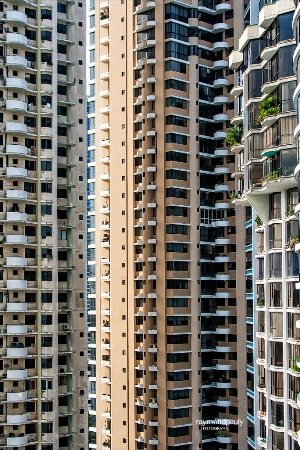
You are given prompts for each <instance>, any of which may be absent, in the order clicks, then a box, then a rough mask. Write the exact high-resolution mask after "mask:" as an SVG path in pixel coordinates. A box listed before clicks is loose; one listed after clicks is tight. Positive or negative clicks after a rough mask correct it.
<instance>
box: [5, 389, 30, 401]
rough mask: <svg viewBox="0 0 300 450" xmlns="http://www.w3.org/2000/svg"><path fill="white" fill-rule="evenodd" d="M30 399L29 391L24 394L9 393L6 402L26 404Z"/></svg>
mask: <svg viewBox="0 0 300 450" xmlns="http://www.w3.org/2000/svg"><path fill="white" fill-rule="evenodd" d="M27 398H28V395H27V391H24V392H8V393H7V397H6V400H7V402H11V403H18V402H24V401H26V400H27Z"/></svg>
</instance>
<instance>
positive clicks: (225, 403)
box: [217, 398, 231, 408]
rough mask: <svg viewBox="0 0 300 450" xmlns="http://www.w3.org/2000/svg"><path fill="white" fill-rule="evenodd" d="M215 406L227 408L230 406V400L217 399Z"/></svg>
mask: <svg viewBox="0 0 300 450" xmlns="http://www.w3.org/2000/svg"><path fill="white" fill-rule="evenodd" d="M217 406H220V407H222V408H228V407H229V406H231V401H230V400H229V399H227V398H226V399H217Z"/></svg>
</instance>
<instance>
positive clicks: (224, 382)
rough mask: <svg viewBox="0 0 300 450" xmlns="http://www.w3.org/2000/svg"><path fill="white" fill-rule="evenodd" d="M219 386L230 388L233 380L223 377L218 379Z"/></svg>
mask: <svg viewBox="0 0 300 450" xmlns="http://www.w3.org/2000/svg"><path fill="white" fill-rule="evenodd" d="M229 351H230V350H229ZM217 388H218V389H230V388H231V380H226V379H223V380H222V379H221V380H220V381H217Z"/></svg>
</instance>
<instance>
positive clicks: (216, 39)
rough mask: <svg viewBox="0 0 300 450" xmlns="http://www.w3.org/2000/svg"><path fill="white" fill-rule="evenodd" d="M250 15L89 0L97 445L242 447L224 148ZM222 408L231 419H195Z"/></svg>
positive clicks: (207, 6)
mask: <svg viewBox="0 0 300 450" xmlns="http://www.w3.org/2000/svg"><path fill="white" fill-rule="evenodd" d="M246 4H247V2H246ZM244 12H245V17H246V20H248V15H247V14H248V13H249V11H248V10H247V5H246V11H244V2H241V1H240V0H232V1H222V0H199V1H198V0H185V1H183V2H178V1H175V0H174V1H156V2H155V1H146V0H135V1H132V0H127V1H124V0H110V1H103V2H96V1H93V0H90V3H89V26H90V30H89V40H90V42H89V44H90V47H89V62H88V67H89V78H90V80H89V83H90V94H89V107H88V112H89V120H88V125H89V131H88V166H89V168H88V209H89V212H88V260H89V261H88V285H89V294H88V297H89V298H88V302H89V392H90V411H89V412H90V418H89V425H90V426H89V431H90V433H89V438H90V443H89V447H90V448H91V449H93V448H94V449H101V448H102V449H109V448H110V449H112V450H122V449H124V450H125V449H126V450H129V449H130V450H133V449H144V448H148V449H149V448H150V449H153V450H155V449H158V450H166V449H167V450H175V449H176V450H192V449H199V448H201V449H208V448H209V449H212V450H213V449H238V448H239V449H242V448H244V445H245V442H246V439H247V427H246V415H247V403H246V354H245V347H246V327H245V323H244V321H239V322H238V315H237V305H238V301H240V302H241V307H242V308H244V309H245V297H243V292H244V291H245V280H243V283H242V285H243V286H242V290H241V291H240V293H238V294H237V290H236V269H237V265H236V260H237V254H240V255H241V258H240V257H239V258H240V259H239V268H238V270H240V271H244V270H245V261H244V260H243V253H241V252H240V253H238V252H239V250H237V248H236V228H235V227H236V216H235V209H234V207H233V205H232V203H231V201H230V198H229V197H230V194H229V193H230V191H233V190H234V184H235V181H234V178H233V177H232V176H231V173H232V172H234V160H235V157H234V155H233V154H230V152H229V149H228V147H227V146H226V144H225V137H226V129H227V128H228V126H229V121H230V119H231V118H232V116H233V113H234V103H233V97H232V96H231V95H230V94H229V92H230V91H231V88H232V86H233V85H234V80H233V76H234V75H233V72H232V71H231V70H229V68H228V54H229V53H230V51H231V50H232V49H233V48H234V46H235V44H236V43H237V40H235V37H234V30H235V33H237V36H239V34H240V33H241V32H242V30H243V28H244ZM237 120H240V119H239V118H237ZM237 209H239V208H237ZM239 214H240V219H239V220H240V221H241V223H243V224H244V222H245V214H244V209H243V208H240V213H239ZM245 311H246V309H245ZM245 314H246V312H245ZM245 314H244V315H245ZM244 315H243V314H242V317H243V320H244ZM238 334H240V338H239V339H237V335H238ZM216 419H217V420H218V421H219V423H220V421H223V424H225V423H226V420H235V421H236V423H235V424H230V425H228V427H227V429H225V426H224V427H223V429H222V426H221V427H220V428H221V429H219V430H217V429H216V428H217V427H218V424H217V426H216V424H213V425H212V426H210V425H209V423H207V424H206V426H201V423H200V421H201V420H202V421H214V420H216ZM238 419H240V420H241V421H243V422H245V423H244V424H242V426H238ZM227 424H228V423H227ZM211 428H212V429H211Z"/></svg>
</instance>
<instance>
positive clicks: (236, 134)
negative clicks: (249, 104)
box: [226, 126, 243, 147]
mask: <svg viewBox="0 0 300 450" xmlns="http://www.w3.org/2000/svg"><path fill="white" fill-rule="evenodd" d="M242 138H243V128H241V127H236V126H234V127H231V128H229V130H228V131H227V135H226V143H227V144H228V145H230V147H233V146H234V145H239V144H241V142H242Z"/></svg>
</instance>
